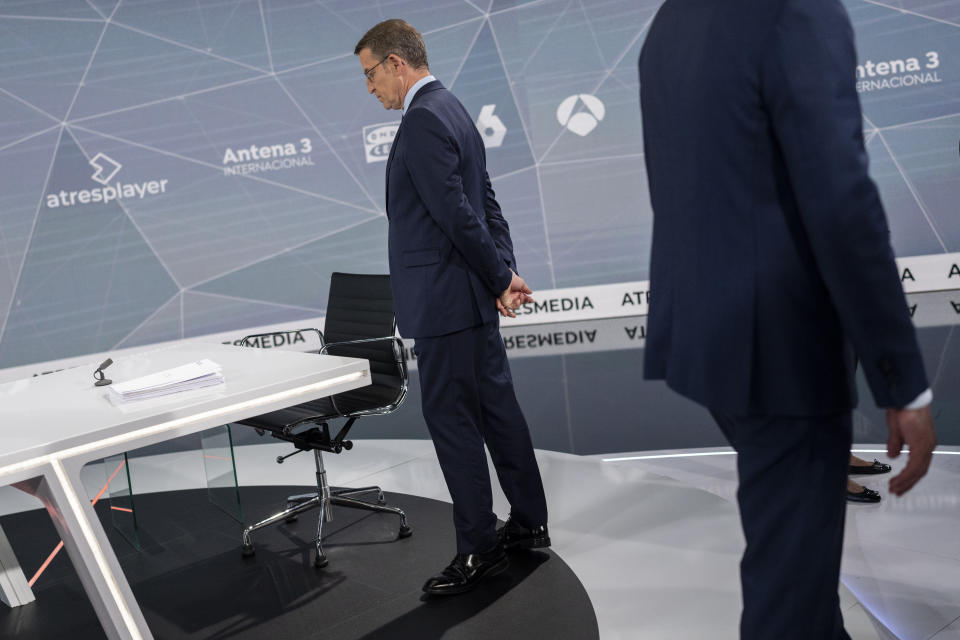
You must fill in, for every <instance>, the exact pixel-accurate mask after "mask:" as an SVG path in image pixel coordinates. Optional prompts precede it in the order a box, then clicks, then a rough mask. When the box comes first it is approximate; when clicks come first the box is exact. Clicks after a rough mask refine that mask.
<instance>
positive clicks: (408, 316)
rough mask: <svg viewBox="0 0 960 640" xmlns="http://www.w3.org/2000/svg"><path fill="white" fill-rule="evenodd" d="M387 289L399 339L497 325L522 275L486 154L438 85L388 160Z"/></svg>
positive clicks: (421, 101) (418, 102) (417, 107)
mask: <svg viewBox="0 0 960 640" xmlns="http://www.w3.org/2000/svg"><path fill="white" fill-rule="evenodd" d="M387 216H388V217H389V220H390V225H389V241H388V246H389V254H390V283H391V286H392V287H393V301H394V308H395V310H396V314H397V326H398V328H399V330H400V334H401V335H403V336H404V337H407V338H421V337H432V336H439V335H445V334H449V333H453V332H455V331H460V330H462V329H466V328H468V327H474V326H478V325H480V324H483V323H485V322H491V321H493V320H495V319H496V318H497V310H496V298H497V296H499V295H500V294H501V293H502V292H503V291H504V290H506V288H507V287H508V286H509V285H510V280H511V277H512V275H511V273H510V270H511V269H513V270H514V271H516V268H517V267H516V260H515V258H514V255H513V244H512V242H511V240H510V229H509V227H508V225H507V222H506V220H504V218H503V215H502V214H501V212H500V205H498V204H497V201H496V198H495V196H494V192H493V187H492V186H491V185H490V177H489V176H488V175H487V160H486V151H485V149H484V146H483V140H482V139H481V137H480V134H479V132H478V131H477V127H476V126H475V125H474V123H473V120H472V119H471V118H470V115H469V114H468V113H467V110H466V109H464V107H463V105H462V104H460V101H459V100H457V98H456V97H455V96H454V95H453V94H452V93H450V92H449V91H447V90H446V89H445V88H444V86H443V85H442V84H440V81H438V80H436V81H433V82H430V83H428V84H426V85H424V86H423V87H421V88H420V90H419V91H418V92H417V94H416V95H415V96H414V98H413V100H412V102H411V103H410V107H409V108H408V109H407V111H406V113H405V114H404V116H403V120H402V122H401V123H400V128H399V129H398V130H397V135H396V137H395V138H394V141H393V146H392V147H391V149H390V157H389V158H388V160H387Z"/></svg>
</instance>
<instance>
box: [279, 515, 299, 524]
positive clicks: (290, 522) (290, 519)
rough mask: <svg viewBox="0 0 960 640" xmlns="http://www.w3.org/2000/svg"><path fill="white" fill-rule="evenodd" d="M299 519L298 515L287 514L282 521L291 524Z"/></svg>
mask: <svg viewBox="0 0 960 640" xmlns="http://www.w3.org/2000/svg"><path fill="white" fill-rule="evenodd" d="M299 519H300V516H289V517H287V518H284V519H283V521H284V522H286V523H287V524H293V523H294V522H296V521H297V520H299Z"/></svg>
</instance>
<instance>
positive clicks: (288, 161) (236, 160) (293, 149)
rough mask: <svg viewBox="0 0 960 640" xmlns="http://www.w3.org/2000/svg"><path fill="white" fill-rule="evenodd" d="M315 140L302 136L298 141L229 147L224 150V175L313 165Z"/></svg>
mask: <svg viewBox="0 0 960 640" xmlns="http://www.w3.org/2000/svg"><path fill="white" fill-rule="evenodd" d="M312 151H313V141H312V140H310V138H300V140H299V141H298V142H297V143H293V142H285V143H283V144H265V145H256V144H252V145H250V146H249V147H246V148H243V149H233V148H232V147H231V148H228V149H227V150H226V151H224V152H223V175H225V176H245V175H247V174H248V173H260V172H263V171H283V170H284V169H295V168H297V167H312V166H313V157H311V155H310V154H311V152H312Z"/></svg>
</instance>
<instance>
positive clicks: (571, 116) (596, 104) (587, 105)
mask: <svg viewBox="0 0 960 640" xmlns="http://www.w3.org/2000/svg"><path fill="white" fill-rule="evenodd" d="M578 103H579V104H583V110H582V111H578V112H577V113H574V112H573V111H574V109H575V108H576V106H577V104H578ZM606 113H607V109H606V107H604V106H603V103H602V102H601V101H600V98H598V97H596V96H593V95H590V94H589V93H580V94H576V95H572V96H568V97H566V98H564V100H563V102H561V103H560V106H558V107H557V120H558V121H559V122H560V124H562V125H563V126H565V127H566V128H567V129H569V130H570V131H572V132H573V133H575V134H577V135H578V136H585V135H587V134H588V133H590V132H591V131H593V130H594V129H596V128H597V125H598V124H599V123H600V121H601V120H603V116H605V115H606Z"/></svg>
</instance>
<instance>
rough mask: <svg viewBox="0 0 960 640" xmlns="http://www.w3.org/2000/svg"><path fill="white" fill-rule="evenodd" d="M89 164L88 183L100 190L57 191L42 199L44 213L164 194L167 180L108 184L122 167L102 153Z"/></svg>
mask: <svg viewBox="0 0 960 640" xmlns="http://www.w3.org/2000/svg"><path fill="white" fill-rule="evenodd" d="M89 162H90V166H91V167H93V168H94V169H95V171H94V172H93V175H92V176H90V179H91V180H93V181H94V182H97V183H99V184H101V185H103V186H102V187H94V188H93V189H77V190H70V191H67V190H66V189H61V190H58V191H54V192H52V193H48V194H47V196H46V204H47V208H48V209H59V208H61V207H73V206H75V205H83V204H97V203H103V204H106V203H108V202H113V201H115V200H128V199H137V200H143V199H144V198H145V197H147V196H148V195H151V196H154V195H158V194H161V193H166V192H167V182H169V180H167V179H166V178H164V179H162V180H144V181H142V182H135V183H129V184H125V183H122V182H119V181H118V182H114V183H113V184H110V181H111V180H113V179H114V178H115V177H116V176H117V173H119V172H120V169H121V168H122V167H123V165H122V164H120V163H119V162H117V161H116V160H114V159H113V158H111V157H110V156H108V155H107V154H105V153H102V152H100V153H98V154H97V155H95V156H93V157H92V158H91V159H90V160H89Z"/></svg>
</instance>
